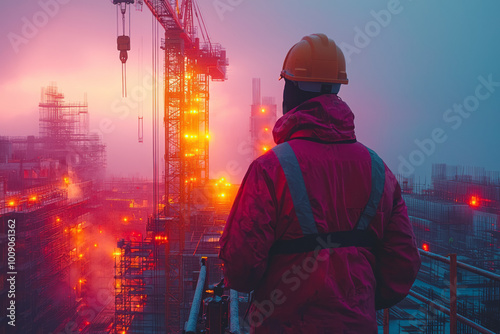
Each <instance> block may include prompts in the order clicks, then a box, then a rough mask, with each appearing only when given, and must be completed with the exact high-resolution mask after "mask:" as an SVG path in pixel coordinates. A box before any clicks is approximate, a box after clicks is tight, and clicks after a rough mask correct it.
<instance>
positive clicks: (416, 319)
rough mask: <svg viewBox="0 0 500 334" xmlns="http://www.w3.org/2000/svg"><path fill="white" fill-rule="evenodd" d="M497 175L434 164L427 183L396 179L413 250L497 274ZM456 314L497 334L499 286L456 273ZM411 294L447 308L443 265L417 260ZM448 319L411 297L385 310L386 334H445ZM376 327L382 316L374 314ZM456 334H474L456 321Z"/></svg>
mask: <svg viewBox="0 0 500 334" xmlns="http://www.w3.org/2000/svg"><path fill="white" fill-rule="evenodd" d="M499 176H500V173H498V172H489V171H486V170H484V169H482V168H472V167H462V166H447V165H445V164H436V165H434V166H433V169H432V177H431V180H432V183H431V184H430V185H425V184H420V183H418V182H415V180H414V179H405V178H400V184H401V185H402V191H403V198H404V199H405V202H406V205H407V207H408V215H409V217H410V221H411V223H412V225H413V230H414V233H415V236H416V239H417V245H418V246H419V248H421V249H423V250H424V251H427V252H432V253H435V254H439V255H442V256H447V255H448V254H457V260H458V261H460V262H462V263H465V264H468V265H471V266H473V267H474V268H479V269H484V270H486V271H488V272H493V273H497V274H498V272H499V271H500V267H499V263H500V222H499V220H500V201H499V199H500V177H499ZM456 277H457V283H458V286H457V287H458V288H457V296H458V297H457V311H458V314H460V315H462V316H464V317H466V318H467V319H470V320H472V321H474V322H475V323H477V324H479V325H481V326H483V327H485V328H487V329H489V330H491V331H493V332H495V333H497V332H499V331H500V321H499V319H498V314H499V313H500V282H498V281H495V280H492V279H489V278H486V277H483V276H481V275H478V274H475V273H472V272H470V271H467V270H463V269H461V268H458V271H457V276H456ZM412 291H414V292H416V293H418V294H420V295H422V296H424V297H426V298H428V299H430V300H432V301H434V302H437V303H440V304H442V305H449V303H450V295H449V293H450V268H449V265H447V264H445V263H442V262H440V261H437V260H435V259H433V258H430V257H427V256H422V267H421V269H420V272H419V274H418V277H417V281H416V282H415V284H414V286H413V287H412ZM449 321H450V318H449V317H448V316H446V315H445V314H444V313H442V312H440V311H438V310H437V309H435V308H434V307H431V306H429V305H426V304H423V303H421V302H420V301H418V300H417V299H415V298H413V297H411V296H410V297H407V298H406V299H405V300H404V301H403V302H401V303H399V304H398V305H396V306H395V307H393V308H391V320H390V322H391V324H392V326H393V328H394V327H395V328H394V329H393V330H391V333H445V332H449V330H450V328H449ZM379 324H382V315H381V314H379ZM457 329H458V333H479V332H477V331H476V330H475V329H473V328H471V327H470V326H468V325H466V324H464V323H462V322H458V326H457Z"/></svg>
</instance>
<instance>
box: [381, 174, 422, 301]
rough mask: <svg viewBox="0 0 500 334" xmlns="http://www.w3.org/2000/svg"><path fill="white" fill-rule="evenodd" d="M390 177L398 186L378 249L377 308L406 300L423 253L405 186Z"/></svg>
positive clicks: (394, 187)
mask: <svg viewBox="0 0 500 334" xmlns="http://www.w3.org/2000/svg"><path fill="white" fill-rule="evenodd" d="M388 176H389V179H390V180H391V181H392V182H393V184H395V186H393V189H394V194H393V208H392V213H391V217H390V220H389V222H388V223H387V225H386V226H385V228H384V234H383V238H382V242H381V244H380V245H379V247H377V250H376V256H377V265H376V270H375V276H376V278H377V289H376V298H375V307H376V309H377V310H380V309H384V308H389V307H392V306H393V305H395V304H397V303H399V302H400V301H401V300H403V299H404V298H405V297H406V295H407V294H408V292H409V291H410V288H411V286H412V285H413V283H414V281H415V279H416V277H417V273H418V270H419V269H420V254H419V252H418V248H417V245H416V239H415V236H414V234H413V229H412V226H411V223H410V220H409V217H408V213H407V209H406V204H405V202H404V200H403V198H402V196H401V188H400V186H399V184H398V182H397V181H396V179H395V177H394V175H392V173H390V175H388Z"/></svg>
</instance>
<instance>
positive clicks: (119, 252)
mask: <svg viewBox="0 0 500 334" xmlns="http://www.w3.org/2000/svg"><path fill="white" fill-rule="evenodd" d="M113 255H114V256H120V255H122V252H121V250H118V251H115V252H114V253H113Z"/></svg>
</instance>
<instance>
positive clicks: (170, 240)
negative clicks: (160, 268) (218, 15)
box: [164, 31, 186, 333]
mask: <svg viewBox="0 0 500 334" xmlns="http://www.w3.org/2000/svg"><path fill="white" fill-rule="evenodd" d="M185 66H186V65H185V52H184V40H183V39H182V38H180V37H179V36H178V34H176V33H175V32H173V33H171V34H170V33H169V31H167V32H166V33H165V112H164V122H165V156H164V159H165V201H164V203H165V211H164V214H165V216H166V219H165V234H166V236H167V245H166V248H165V253H166V254H165V257H166V258H165V283H166V293H165V321H166V328H167V332H168V333H177V332H180V310H181V307H182V306H183V294H184V293H183V269H182V251H183V249H184V225H185V224H184V218H185V217H184V215H185V203H186V187H185V180H186V176H185V168H186V166H185V164H186V162H185V144H184V143H183V140H182V139H183V138H182V137H183V135H184V128H185V127H184V122H185V117H184V115H185V109H186V83H185Z"/></svg>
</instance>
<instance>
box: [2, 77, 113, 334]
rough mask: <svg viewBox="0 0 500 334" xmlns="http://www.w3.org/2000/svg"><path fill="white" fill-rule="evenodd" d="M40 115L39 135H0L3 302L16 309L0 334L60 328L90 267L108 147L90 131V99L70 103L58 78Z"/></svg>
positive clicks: (78, 300) (82, 288)
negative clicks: (90, 236) (10, 279)
mask: <svg viewBox="0 0 500 334" xmlns="http://www.w3.org/2000/svg"><path fill="white" fill-rule="evenodd" d="M39 115H40V118H39V125H40V134H39V136H28V137H1V138H0V220H1V221H2V225H1V230H0V260H1V261H0V263H1V266H2V270H1V274H0V275H1V279H0V281H1V282H2V286H0V296H1V297H0V304H1V305H0V306H1V307H2V308H3V309H4V310H5V309H7V307H8V306H9V305H10V303H12V301H15V308H16V311H15V325H16V326H15V327H11V325H8V322H9V321H12V319H10V318H8V317H6V313H5V312H3V313H2V315H1V318H0V333H4V332H6V331H7V328H8V329H9V330H10V331H8V332H9V333H12V329H15V332H17V333H49V332H51V331H54V330H55V329H56V328H57V327H58V326H59V325H60V323H61V322H63V321H64V319H66V318H68V317H71V316H72V315H73V314H75V311H76V309H77V307H78V306H79V304H80V303H81V300H82V296H84V295H85V292H86V282H87V278H88V277H89V275H90V274H91V269H90V267H89V262H90V259H91V257H92V253H93V251H94V250H93V248H94V247H93V245H92V241H90V240H89V239H88V238H86V237H85V235H86V234H87V233H89V232H90V231H92V230H93V229H94V228H95V226H94V225H93V222H94V221H95V219H94V218H93V216H92V214H93V209H94V208H95V207H97V206H98V200H97V197H96V194H97V191H96V190H97V189H98V185H99V183H98V182H97V181H98V180H100V179H102V177H103V176H104V168H105V146H104V145H103V144H102V142H101V140H100V139H99V138H98V137H97V135H91V134H89V131H88V107H87V103H86V102H84V103H75V104H69V103H65V102H64V96H63V94H61V93H59V92H58V90H57V87H56V86H55V85H51V86H49V87H47V88H45V89H43V90H42V98H41V102H40V105H39ZM8 237H9V238H8ZM11 237H12V238H11ZM8 245H9V247H7V246H8ZM10 246H12V247H10ZM7 265H8V267H6V266H7ZM7 275H8V277H15V285H11V286H9V285H8V284H4V283H5V282H7V280H6V279H7V278H8V277H7ZM11 275H12V276H11ZM14 286H15V291H12V288H13V287H14ZM8 304H9V305H8Z"/></svg>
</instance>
